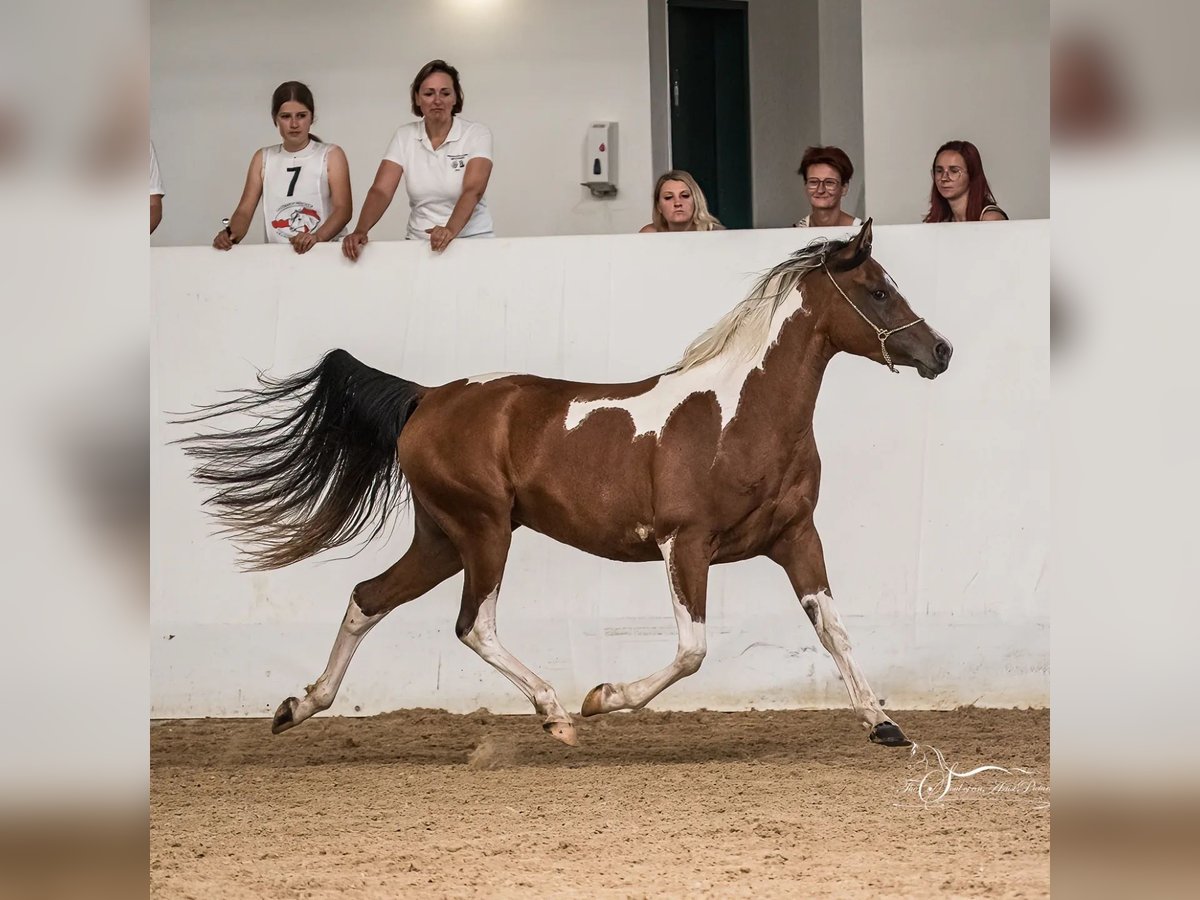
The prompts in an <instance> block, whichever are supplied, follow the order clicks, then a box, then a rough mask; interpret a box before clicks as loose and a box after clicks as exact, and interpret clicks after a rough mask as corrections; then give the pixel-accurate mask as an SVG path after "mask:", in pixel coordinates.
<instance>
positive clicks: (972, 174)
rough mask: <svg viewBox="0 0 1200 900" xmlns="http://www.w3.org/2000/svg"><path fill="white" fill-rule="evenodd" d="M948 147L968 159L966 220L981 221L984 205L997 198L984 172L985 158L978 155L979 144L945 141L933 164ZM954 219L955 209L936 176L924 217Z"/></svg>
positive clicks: (933, 220) (944, 219)
mask: <svg viewBox="0 0 1200 900" xmlns="http://www.w3.org/2000/svg"><path fill="white" fill-rule="evenodd" d="M947 150H953V151H954V152H955V153H957V154H958V155H959V156H961V157H962V158H963V162H964V163H966V166H967V213H966V220H967V221H968V222H978V221H979V217H980V216H982V215H983V208H984V207H985V206H991V205H993V204H995V202H996V198H995V197H993V196H992V189H991V187H990V186H989V185H988V180H987V176H986V175H984V174H983V159H982V157H980V155H979V148H977V147H976V146H975V145H974V144H972V143H971V142H970V141H946V143H944V144H942V146H940V147H938V150H937V153H935V154H933V165H934V166H936V165H937V158H938V157H939V156H941V155H942V153H944V152H945V151H947ZM930 173H931V177H932V167H931V168H930ZM953 219H954V212H953V210H951V209H950V202H949V201H948V200H947V199H946V198H945V197H943V196H942V195H941V192H940V191H938V188H937V180H936V179H934V180H933V184H931V185H930V187H929V214H928V215H927V216H925V221H926V222H950V221H953Z"/></svg>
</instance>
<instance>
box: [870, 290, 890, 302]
mask: <svg viewBox="0 0 1200 900" xmlns="http://www.w3.org/2000/svg"><path fill="white" fill-rule="evenodd" d="M871 296H872V297H874V298H875V299H876V300H886V299H887V291H872V292H871Z"/></svg>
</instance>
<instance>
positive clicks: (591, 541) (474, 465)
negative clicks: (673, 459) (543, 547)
mask: <svg viewBox="0 0 1200 900" xmlns="http://www.w3.org/2000/svg"><path fill="white" fill-rule="evenodd" d="M655 380H656V379H649V380H647V381H644V382H636V383H632V384H587V383H582V382H570V381H564V380H561V379H553V378H542V377H540V376H536V375H496V376H487V377H482V378H478V379H462V380H460V381H454V382H450V383H449V384H445V385H442V386H440V387H436V388H431V389H430V390H429V391H428V392H427V393H426V394H425V395H424V396H423V397H422V398H421V402H420V404H419V406H418V407H417V409H416V411H415V412H414V413H413V415H412V417H411V418H410V420H409V423H408V425H407V426H406V427H405V429H404V431H403V432H402V433H401V435H400V440H399V445H398V450H399V461H400V467H401V469H402V470H403V472H404V474H405V476H406V477H407V478H408V479H409V482H410V483H411V484H412V486H413V489H414V491H415V492H416V493H417V494H418V496H419V497H421V498H422V499H425V498H430V499H431V500H432V502H434V503H437V502H438V500H437V499H435V498H442V500H443V502H447V503H450V504H452V505H454V506H455V507H460V506H462V505H464V504H466V505H467V506H473V505H476V504H480V503H487V504H490V505H491V506H493V507H494V508H496V509H506V510H508V511H509V514H511V516H512V519H513V521H514V522H516V523H518V524H522V525H527V526H529V527H531V528H533V529H534V530H535V531H539V532H542V533H544V534H547V535H549V536H551V537H553V538H555V539H556V540H560V541H563V542H564V543H568V544H571V545H573V546H576V547H579V548H580V549H583V550H587V551H588V552H592V553H596V554H598V555H601V556H606V557H610V558H616V559H634V560H636V559H653V558H656V557H657V556H658V547H657V543H656V542H655V540H654V533H653V525H652V523H653V503H652V497H651V494H652V476H651V471H652V461H653V454H654V449H655V439H654V436H653V435H641V436H638V435H635V434H634V425H633V422H632V421H631V420H630V418H629V416H628V415H625V414H624V413H623V412H621V411H620V410H616V409H614V410H599V411H597V412H596V413H593V414H591V415H589V416H588V417H587V418H586V419H585V420H584V421H582V422H579V423H575V424H573V425H569V423H568V413H569V411H570V408H571V404H572V403H575V402H577V401H589V400H598V399H603V398H611V399H620V398H622V397H628V396H635V395H637V394H638V393H642V392H645V391H646V390H648V389H649V388H650V387H652V386H653V384H654V382H655ZM604 413H612V414H611V415H606V414H604Z"/></svg>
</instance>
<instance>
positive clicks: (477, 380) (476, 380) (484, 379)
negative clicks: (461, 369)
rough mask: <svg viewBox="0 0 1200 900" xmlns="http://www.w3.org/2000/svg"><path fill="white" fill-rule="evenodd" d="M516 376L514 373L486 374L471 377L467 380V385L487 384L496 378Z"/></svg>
mask: <svg viewBox="0 0 1200 900" xmlns="http://www.w3.org/2000/svg"><path fill="white" fill-rule="evenodd" d="M516 374H517V373H516V372H487V373H485V374H483V375H472V376H471V377H470V378H468V379H467V384H487V383H488V382H489V381H495V380H496V379H497V378H507V377H508V376H509V375H516Z"/></svg>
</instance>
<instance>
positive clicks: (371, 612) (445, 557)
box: [271, 502, 462, 734]
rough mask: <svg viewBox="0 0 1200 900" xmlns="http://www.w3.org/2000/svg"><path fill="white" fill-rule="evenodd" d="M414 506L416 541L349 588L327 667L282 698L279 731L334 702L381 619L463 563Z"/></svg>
mask: <svg viewBox="0 0 1200 900" xmlns="http://www.w3.org/2000/svg"><path fill="white" fill-rule="evenodd" d="M413 508H414V512H415V521H416V533H415V534H414V536H413V542H412V546H411V547H409V549H408V552H407V553H405V554H404V556H402V557H401V558H400V559H399V561H397V562H396V564H395V565H393V566H392V567H391V568H390V569H388V570H387V571H386V572H384V573H383V574H382V575H378V576H376V577H375V578H372V579H371V580H369V581H364V582H363V583H362V584H359V585H358V586H357V587H355V588H354V590H353V592H351V594H350V604H349V606H348V607H347V609H346V615H345V616H344V617H343V618H342V625H341V628H339V629H338V634H337V638H336V639H335V640H334V642H333V650H332V651H331V652H330V654H329V662H328V664H327V665H326V666H325V671H324V672H322V673H321V676H320V677H319V678H318V679H317V680H316V681H315V682H313V683H312V684H310V685H309V686H308V689H307V690H306V691H305V694H304V697H303V698H302V699H296V698H295V697H288V698H287V699H286V700H284V701H283V702H282V703H281V704H279V709H277V710H276V711H275V718H274V720H273V721H272V722H271V731H272V732H274V733H275V734H279V733H280V732H281V731H287V730H288V729H289V728H293V727H295V726H296V725H299V724H300V723H301V722H303V721H304V720H305V719H307V718H309V717H311V716H312V715H314V714H315V713H318V712H321V711H322V710H326V709H328V708H329V707H330V706H331V705H332V704H333V699H334V697H336V696H337V692H338V688H339V687H340V686H341V683H342V678H343V677H344V676H345V674H346V668H347V667H348V666H349V665H350V660H351V658H352V657H353V656H354V651H355V650H357V649H358V645H359V643H360V642H361V641H362V639H363V638H364V637H366V636H367V632H368V631H370V630H371V629H372V628H373V627H374V626H375V624H376V623H377V622H379V620H380V619H382V618H383V617H384V616H386V615H387V614H388V613H389V612H391V611H392V610H393V609H395V608H396V607H397V606H400V605H401V604H402V603H407V602H408V601H409V600H413V599H416V598H417V597H420V596H421V595H422V594H424V593H426V592H427V591H429V590H431V589H432V588H434V587H436V586H437V585H438V584H441V583H442V582H443V581H445V580H446V579H447V578H449V577H450V576H451V575H454V574H456V573H457V572H459V571H460V570H461V569H462V559H461V558H460V557H459V555H458V551H456V550H455V549H454V545H453V544H451V543H450V541H449V539H447V537H446V536H445V535H444V534H442V532H441V531H440V529H438V527H437V526H436V525H434V524H433V523H432V521H431V520H430V519H429V517H428V516H427V515H426V514H425V513H424V511H423V510H422V509H421V508H420V506H419V505H418V504H416V503H415V502H414V504H413Z"/></svg>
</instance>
